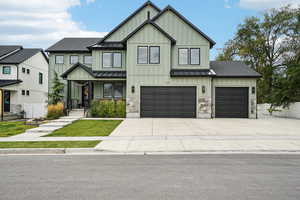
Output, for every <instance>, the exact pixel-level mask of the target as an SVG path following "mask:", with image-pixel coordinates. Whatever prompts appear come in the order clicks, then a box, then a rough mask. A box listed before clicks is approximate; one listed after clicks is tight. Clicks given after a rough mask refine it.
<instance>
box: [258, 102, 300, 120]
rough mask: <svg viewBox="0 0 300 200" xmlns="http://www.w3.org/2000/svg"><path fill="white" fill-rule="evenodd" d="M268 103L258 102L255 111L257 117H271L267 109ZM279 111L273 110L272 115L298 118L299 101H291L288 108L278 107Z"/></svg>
mask: <svg viewBox="0 0 300 200" xmlns="http://www.w3.org/2000/svg"><path fill="white" fill-rule="evenodd" d="M269 108H270V104H258V105H257V113H258V118H264V117H271V116H270V113H269V112H268V109H269ZM278 110H280V111H274V112H273V114H272V116H273V117H286V118H297V119H300V102H296V103H293V104H291V105H290V106H289V108H285V109H283V108H278Z"/></svg>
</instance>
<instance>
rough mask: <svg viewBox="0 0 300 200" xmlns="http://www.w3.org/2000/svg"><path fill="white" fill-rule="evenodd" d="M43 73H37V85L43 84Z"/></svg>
mask: <svg viewBox="0 0 300 200" xmlns="http://www.w3.org/2000/svg"><path fill="white" fill-rule="evenodd" d="M43 79H44V78H43V73H41V72H39V84H41V85H42V84H43Z"/></svg>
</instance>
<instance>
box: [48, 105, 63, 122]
mask: <svg viewBox="0 0 300 200" xmlns="http://www.w3.org/2000/svg"><path fill="white" fill-rule="evenodd" d="M61 116H64V104H63V103H61V102H60V103H57V104H51V105H48V113H47V118H48V119H57V118H59V117H61Z"/></svg>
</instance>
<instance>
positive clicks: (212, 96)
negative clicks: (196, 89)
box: [210, 77, 214, 118]
mask: <svg viewBox="0 0 300 200" xmlns="http://www.w3.org/2000/svg"><path fill="white" fill-rule="evenodd" d="M213 83H214V77H211V87H210V88H211V104H210V110H211V112H210V117H211V118H213V103H214V89H213V88H214V84H213Z"/></svg>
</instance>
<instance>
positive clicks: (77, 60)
mask: <svg viewBox="0 0 300 200" xmlns="http://www.w3.org/2000/svg"><path fill="white" fill-rule="evenodd" d="M72 57H77V62H75V63H72V62H71V60H72V59H71V58H72ZM78 62H79V56H78V55H70V56H69V64H72V65H74V64H76V63H78Z"/></svg>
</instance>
